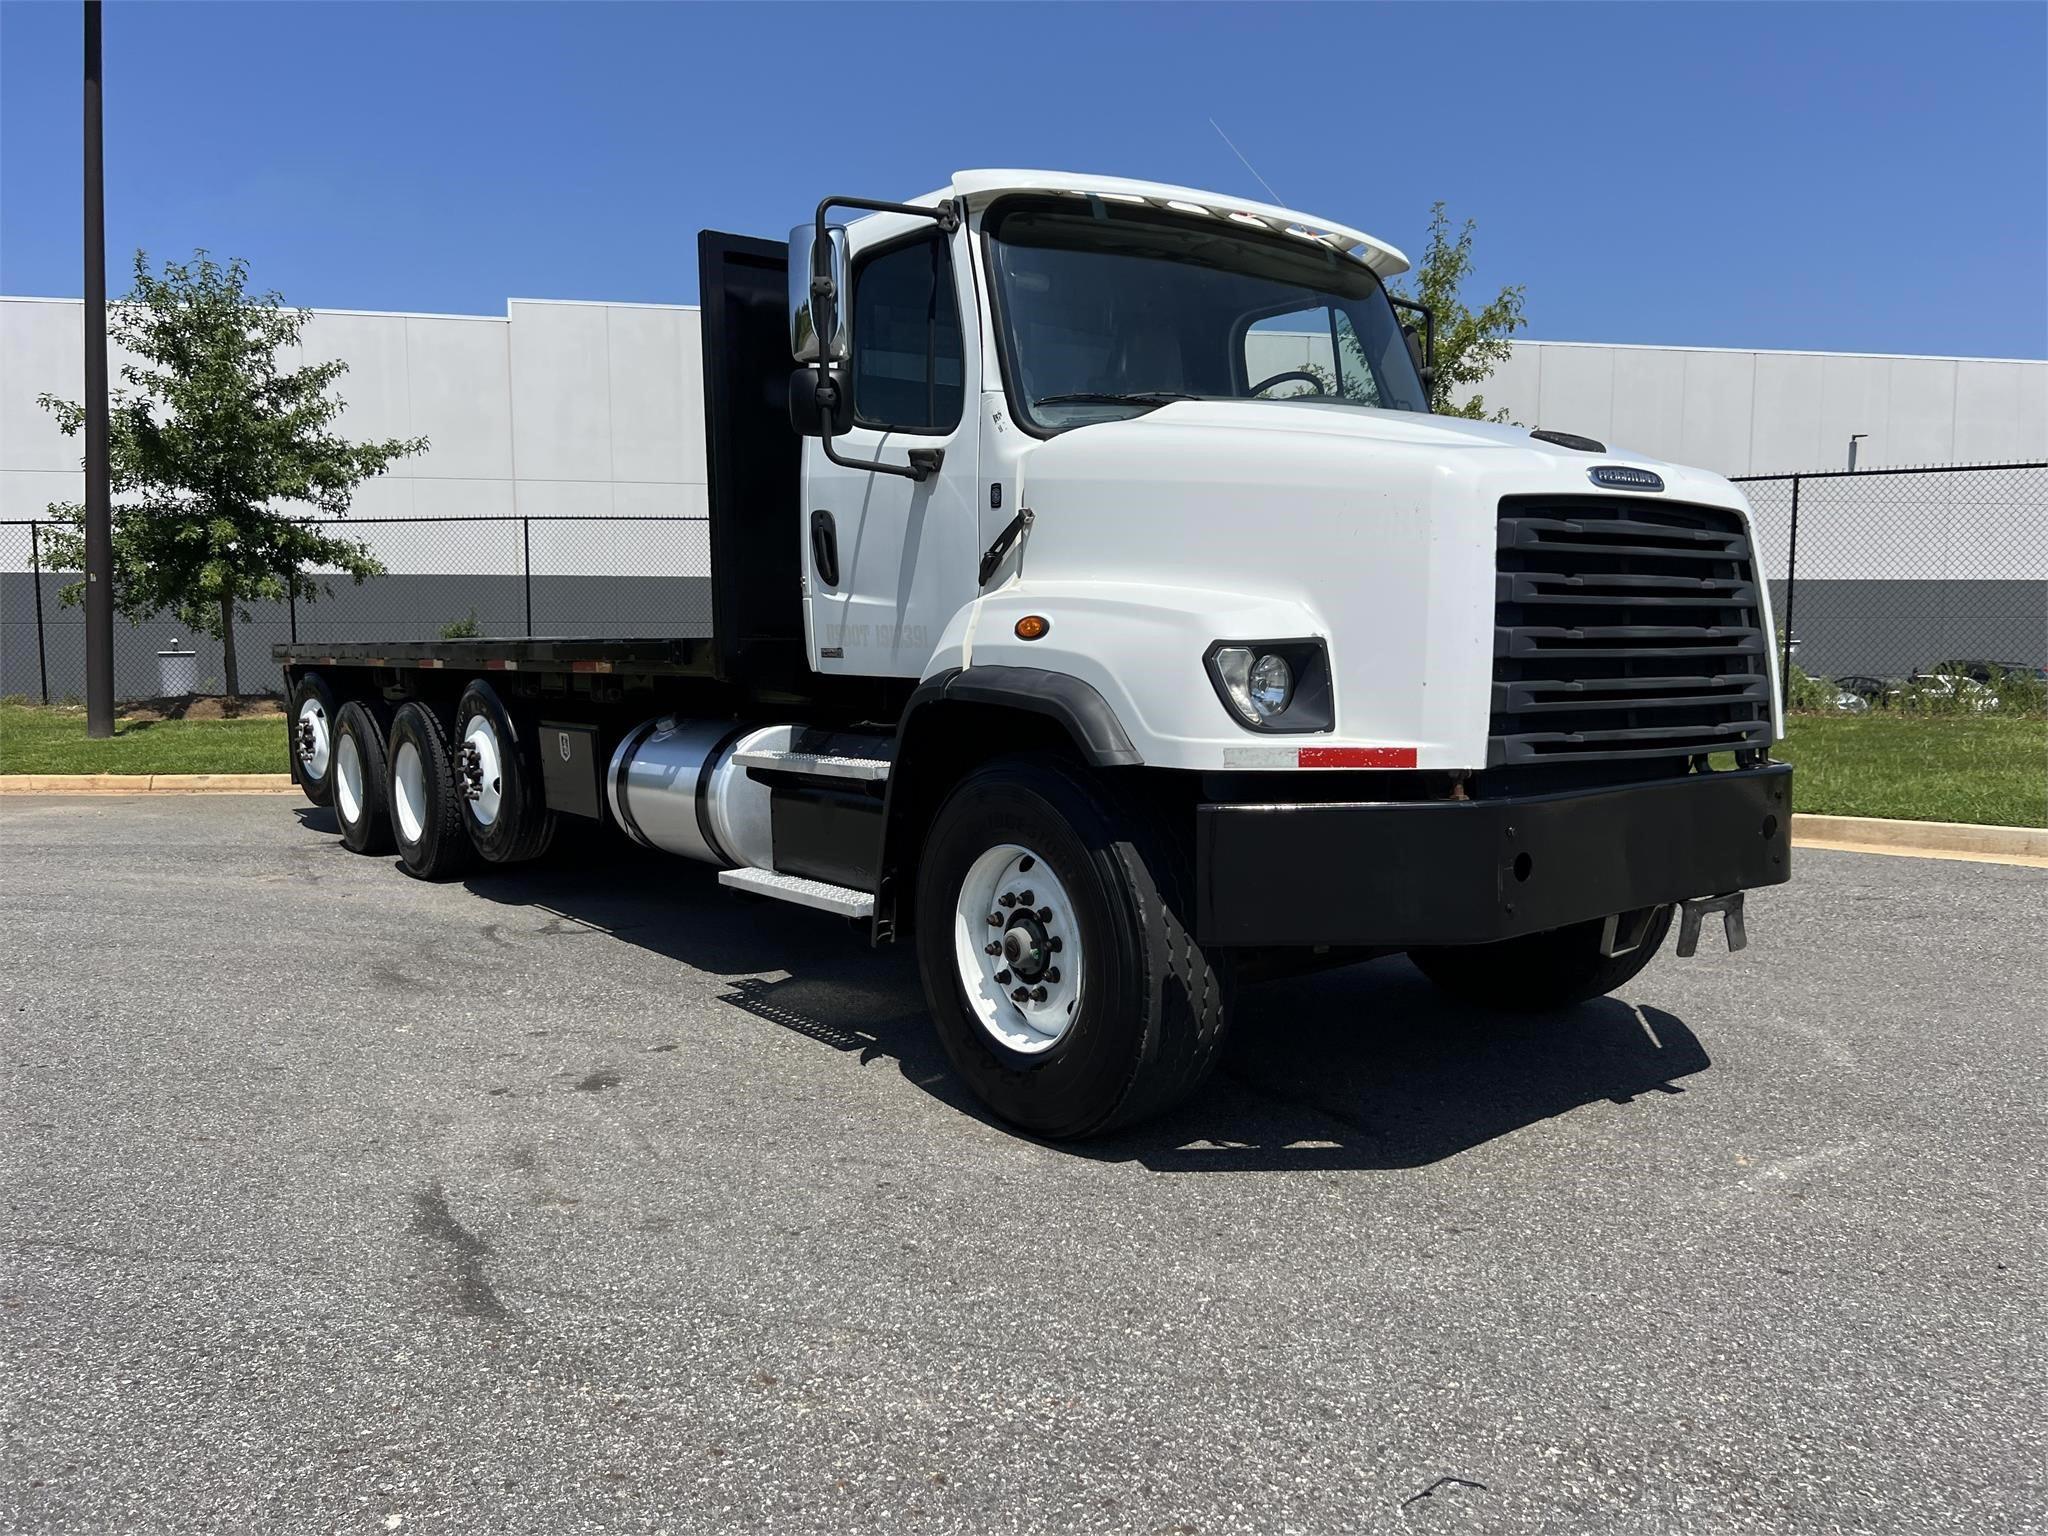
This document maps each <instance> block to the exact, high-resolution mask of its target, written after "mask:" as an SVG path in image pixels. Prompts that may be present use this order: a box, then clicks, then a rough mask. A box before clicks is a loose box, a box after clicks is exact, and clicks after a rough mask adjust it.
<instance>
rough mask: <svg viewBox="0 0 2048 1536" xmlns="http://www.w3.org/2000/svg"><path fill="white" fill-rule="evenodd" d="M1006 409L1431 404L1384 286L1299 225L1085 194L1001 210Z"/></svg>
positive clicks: (1129, 411)
mask: <svg viewBox="0 0 2048 1536" xmlns="http://www.w3.org/2000/svg"><path fill="white" fill-rule="evenodd" d="M988 241H989V249H990V254H991V260H992V262H993V265H994V268H995V273H996V281H997V286H998V290H999V293H1000V303H1001V330H1002V333H1003V346H1004V349H1005V361H1006V366H1007V370H1008V381H1009V385H1010V390H1011V393H1012V396H1013V400H1012V409H1013V410H1014V411H1015V412H1016V413H1017V415H1018V416H1019V417H1021V418H1022V419H1023V420H1024V421H1025V423H1026V424H1027V425H1029V426H1033V427H1036V428H1037V429H1038V430H1040V431H1058V430H1060V429H1062V428H1066V427H1076V426H1083V425H1086V424H1087V423H1089V422H1095V421H1112V420H1121V419H1123V418H1126V417H1129V416H1134V415H1138V414H1140V413H1141V412H1144V411H1149V410H1154V409H1156V408H1157V407H1159V406H1161V405H1164V404H1167V403H1168V402H1170V401H1173V400H1190V399H1193V400H1301V401H1311V402H1315V403H1319V404H1327V405H1338V406H1352V407H1357V406H1366V407H1378V408H1381V409H1387V410H1399V411H1426V410H1427V409H1428V408H1429V407H1428V403H1427V397H1426V396H1425V395H1424V392H1423V388H1422V382H1421V380H1420V379H1419V378H1417V376H1416V372H1415V365H1414V362H1413V360H1412V359H1411V358H1410V357H1409V355H1408V346H1407V342H1406V340H1405V339H1404V337H1403V336H1402V333H1401V327H1400V324H1399V323H1398V322H1397V321H1396V320H1395V318H1394V311H1393V307H1392V306H1391V305H1390V304H1389V303H1388V302H1387V295H1386V291H1385V290H1384V289H1383V288H1381V286H1380V281H1379V279H1378V278H1377V277H1375V276H1374V275H1373V274H1372V273H1371V272H1369V271H1367V270H1366V269H1365V268H1364V267H1362V266H1360V265H1359V264H1358V263H1357V262H1356V261H1353V260H1352V259H1351V258H1349V257H1347V256H1341V255H1339V254H1338V253H1337V252H1335V251H1332V250H1329V249H1328V248H1326V247H1324V246H1321V245H1317V244H1313V243H1311V242H1309V241H1306V240H1303V239H1301V238H1299V237H1298V236H1288V235H1280V234H1271V233H1261V232H1258V231H1254V230H1249V229H1245V228H1242V227H1240V226H1237V225H1233V224H1229V223H1226V222H1224V221H1222V220H1220V219H1216V218H1197V217H1194V216H1185V215H1181V216H1176V215H1171V214H1161V213H1159V212H1157V211H1155V210H1152V209H1146V208H1137V207H1131V206H1129V205H1123V204H1117V203H1112V202H1108V201H1105V200H1101V199H1097V198H1090V199H1088V200H1087V202H1085V203H1081V202H1073V203H1060V204H1055V205H1050V206H1048V205H1045V204H1041V203H1036V202H1032V203H1023V204H1013V205H1010V206H1007V207H1001V208H998V209H997V210H996V213H995V216H994V217H993V218H992V220H991V222H990V224H989V227H988Z"/></svg>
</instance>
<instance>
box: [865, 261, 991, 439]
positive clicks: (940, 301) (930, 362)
mask: <svg viewBox="0 0 2048 1536" xmlns="http://www.w3.org/2000/svg"><path fill="white" fill-rule="evenodd" d="M965 377H966V366H965V358H964V356H963V353H962V349H961V340H960V306H959V302H958V300H957V299H956V297H955V295H954V289H953V259H952V251H951V249H950V247H949V246H948V244H947V242H946V240H945V237H944V236H942V235H939V234H936V233H935V234H933V235H931V236H929V237H927V238H925V239H920V240H909V241H905V242H904V243H903V244H901V245H894V246H890V247H889V248H888V249H886V250H883V251H879V252H877V253H876V254H875V255H873V256H870V257H868V258H867V259H866V260H864V261H862V262H861V263H859V264H858V265H857V266H856V267H855V268H854V272H853V418H854V420H855V421H856V422H858V423H859V424H860V425H862V426H864V427H875V428H879V429H881V430H883V431H889V432H918V433H924V434H926V435H935V434H939V433H945V432H951V431H952V430H953V429H954V428H955V427H957V426H958V425H959V424H960V412H961V409H962V405H963V402H964V399H965V396H966V389H965V383H964V380H965Z"/></svg>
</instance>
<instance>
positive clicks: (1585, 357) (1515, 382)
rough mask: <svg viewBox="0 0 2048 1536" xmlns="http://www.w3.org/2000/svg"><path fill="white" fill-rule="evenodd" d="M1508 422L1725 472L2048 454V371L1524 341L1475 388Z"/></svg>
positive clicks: (2023, 364)
mask: <svg viewBox="0 0 2048 1536" xmlns="http://www.w3.org/2000/svg"><path fill="white" fill-rule="evenodd" d="M1479 393H1480V395H1481V396H1482V397H1483V398H1484V400H1485V403H1486V405H1487V407H1488V409H1489V411H1492V410H1495V409H1501V408H1505V409H1506V411H1507V413H1508V419H1509V420H1510V421H1518V422H1521V423H1523V424H1524V425H1526V426H1531V427H1537V426H1541V427H1550V428H1553V429H1556V430H1558V431H1563V432H1577V433H1579V434H1581V435H1582V436H1586V437H1593V438H1598V439H1599V440H1600V441H1601V442H1604V443H1606V444H1607V445H1608V446H1609V447H1610V448H1612V449H1615V450H1617V451H1621V452H1627V451H1634V452H1636V453H1641V454H1646V455H1649V456H1650V457H1653V458H1660V459H1669V460H1672V461H1674V462H1676V463H1680V464H1696V465H1700V466H1702V467H1704V468H1707V469H1713V470H1718V471H1719V472H1720V473H1722V474H1724V475H1773V474H1784V473H1790V472H1791V471H1793V470H1812V469H1842V468H1845V467H1847V464H1848V453H1849V436H1850V434H1851V433H1854V432H1862V433H1865V434H1867V435H1866V437H1865V438H1864V440H1863V442H1862V443H1861V444H1859V445H1858V452H1857V461H1856V462H1857V465H1858V467H1859V468H1864V469H1876V468H1882V467H1886V466H1892V465H1908V464H1982V463H1991V462H2003V461H2009V460H2014V459H2037V460H2038V459H2044V458H2048V362H2031V361H2023V360H1998V359H1986V358H1967V357H1962V358H1958V357H1882V356H1863V355H1855V354H1849V353H1837V352H1727V351H1714V350H1708V349H1705V348H1697V347H1634V346H1609V345H1605V344H1594V343H1590V342H1571V341H1524V342H1518V343H1516V344H1515V348H1514V351H1513V354H1512V355H1511V356H1510V357H1509V358H1508V359H1507V361H1506V362H1504V363H1502V364H1501V366H1500V367H1499V368H1497V369H1495V370H1494V373H1493V375H1492V377H1490V378H1489V379H1487V380H1486V381H1485V383H1483V384H1482V385H1480V386H1479Z"/></svg>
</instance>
